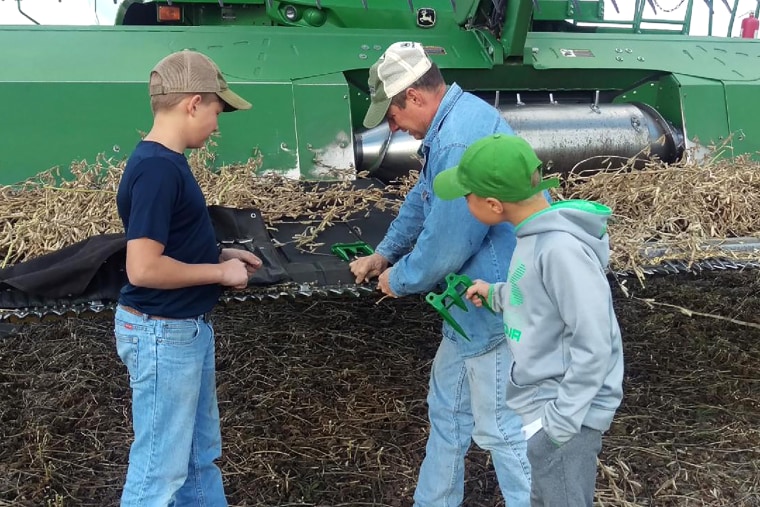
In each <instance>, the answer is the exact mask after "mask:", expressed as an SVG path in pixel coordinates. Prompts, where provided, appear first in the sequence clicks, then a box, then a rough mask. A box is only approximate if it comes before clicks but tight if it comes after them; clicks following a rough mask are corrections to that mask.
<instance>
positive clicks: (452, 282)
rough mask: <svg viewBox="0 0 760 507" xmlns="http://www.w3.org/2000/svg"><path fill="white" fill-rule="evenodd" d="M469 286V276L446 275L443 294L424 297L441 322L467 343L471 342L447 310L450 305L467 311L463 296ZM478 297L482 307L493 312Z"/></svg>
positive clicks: (485, 302) (470, 283)
mask: <svg viewBox="0 0 760 507" xmlns="http://www.w3.org/2000/svg"><path fill="white" fill-rule="evenodd" d="M460 285H462V286H464V287H463V288H462V289H458V286H460ZM470 285H472V280H470V277H469V276H467V275H457V274H456V273H449V274H448V275H446V289H444V290H443V292H441V293H440V294H436V293H435V292H429V293H428V295H427V296H425V301H427V302H428V303H430V305H431V306H432V307H433V308H435V309H436V311H437V312H438V313H440V314H441V317H443V320H445V321H446V322H448V323H449V325H451V327H453V328H454V330H456V332H458V333H459V334H461V335H462V336H463V337H464V339H465V340H467V341H472V340H470V338H469V337H468V336H467V334H466V333H465V332H464V329H462V326H460V325H459V323H458V322H457V321H456V320H454V317H452V316H451V313H449V308H451V305H456V306H458V307H459V308H461V309H462V310H464V311H465V312H466V311H468V310H467V306H466V305H465V302H464V299H465V298H464V294H465V292H467V289H468V288H469V287H470ZM478 297H479V298H480V300H481V301H482V302H483V307H484V308H486V309H488V310H489V311H491V312H493V310H492V309H491V307H490V306H489V305H488V301H487V300H486V298H484V297H483V296H480V295H479V296H478Z"/></svg>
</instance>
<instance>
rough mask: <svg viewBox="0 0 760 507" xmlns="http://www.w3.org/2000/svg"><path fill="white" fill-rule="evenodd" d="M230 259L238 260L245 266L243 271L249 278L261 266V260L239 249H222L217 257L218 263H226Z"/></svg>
mask: <svg viewBox="0 0 760 507" xmlns="http://www.w3.org/2000/svg"><path fill="white" fill-rule="evenodd" d="M230 259H239V260H241V261H242V262H243V263H244V264H245V269H246V271H247V272H248V276H249V277H251V276H252V275H253V274H254V273H255V272H256V271H257V270H258V269H259V268H260V267H261V265H262V262H261V259H259V258H258V257H256V256H255V255H253V254H252V253H251V252H249V251H248V250H240V249H239V248H223V249H222V253H221V255H219V262H224V261H228V260H230Z"/></svg>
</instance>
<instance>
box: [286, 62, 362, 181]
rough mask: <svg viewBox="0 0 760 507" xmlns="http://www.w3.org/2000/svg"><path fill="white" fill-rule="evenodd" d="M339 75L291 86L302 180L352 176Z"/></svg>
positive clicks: (344, 96) (345, 90)
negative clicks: (303, 178)
mask: <svg viewBox="0 0 760 507" xmlns="http://www.w3.org/2000/svg"><path fill="white" fill-rule="evenodd" d="M348 100H349V97H348V84H347V83H346V80H345V79H344V77H343V74H340V73H337V74H331V75H328V76H320V77H317V78H310V79H302V80H298V81H296V82H294V83H293V103H294V104H295V119H296V131H297V134H298V140H297V142H298V153H299V165H300V172H301V175H303V176H304V177H305V178H307V179H310V180H317V179H336V178H339V177H340V176H341V175H343V176H346V175H348V176H353V172H354V170H355V167H354V145H353V133H352V129H351V111H350V107H349V102H348Z"/></svg>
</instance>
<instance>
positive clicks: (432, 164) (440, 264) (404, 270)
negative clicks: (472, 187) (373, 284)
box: [389, 144, 488, 296]
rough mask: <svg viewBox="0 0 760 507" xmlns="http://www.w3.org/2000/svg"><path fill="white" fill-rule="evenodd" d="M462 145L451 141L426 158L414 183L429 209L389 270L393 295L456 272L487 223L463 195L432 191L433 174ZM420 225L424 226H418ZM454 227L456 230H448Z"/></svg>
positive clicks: (419, 289)
mask: <svg viewBox="0 0 760 507" xmlns="http://www.w3.org/2000/svg"><path fill="white" fill-rule="evenodd" d="M465 148H466V147H465V146H464V145H461V144H452V145H449V146H447V147H445V148H443V149H442V150H440V151H439V154H438V155H437V156H436V157H435V158H432V157H431V160H430V161H429V164H428V165H427V167H426V171H425V173H424V174H421V175H420V181H419V182H418V183H417V185H416V186H415V189H417V191H418V192H426V193H427V195H426V196H423V195H422V194H421V193H420V194H419V197H420V200H416V201H415V202H420V203H421V204H422V205H423V206H424V202H422V201H423V200H424V198H427V199H429V200H430V210H429V212H428V214H427V217H426V218H425V219H424V222H419V223H420V227H419V228H417V231H418V232H419V237H418V238H417V243H416V245H415V246H414V249H413V250H411V252H409V253H408V254H407V255H405V256H403V257H401V258H400V259H399V260H398V261H397V262H396V263H395V265H394V266H393V269H392V270H391V274H390V280H389V282H390V287H391V290H392V291H393V292H394V293H395V294H396V295H397V296H406V295H409V294H419V293H423V292H427V291H430V290H431V289H433V288H434V287H435V286H436V285H437V284H438V283H439V282H440V281H441V280H443V279H444V277H445V276H446V275H447V274H449V273H451V272H456V271H457V270H459V269H460V268H461V266H462V265H463V264H464V263H465V261H467V259H469V258H470V257H472V256H473V255H474V254H475V253H476V252H477V251H478V250H479V249H480V247H481V245H482V243H483V240H484V238H485V236H486V234H487V233H488V226H487V225H485V224H483V223H481V222H479V221H478V220H477V219H476V218H475V217H473V216H472V214H471V213H470V211H469V209H468V207H467V201H466V200H465V199H454V200H452V201H443V200H441V199H438V198H437V197H435V195H434V194H433V192H432V181H433V179H434V178H435V176H436V175H437V174H438V173H439V172H441V171H443V170H444V169H447V168H449V167H453V166H454V165H456V164H457V163H458V162H459V159H460V158H461V157H462V154H463V153H464V151H465ZM422 225H424V227H422ZM454 230H456V234H452V232H454Z"/></svg>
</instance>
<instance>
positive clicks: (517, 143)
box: [433, 134, 559, 202]
mask: <svg viewBox="0 0 760 507" xmlns="http://www.w3.org/2000/svg"><path fill="white" fill-rule="evenodd" d="M536 171H539V175H540V174H541V173H540V171H541V160H539V158H538V157H537V156H536V153H535V152H534V151H533V148H532V147H531V146H530V144H528V142H527V141H525V139H523V138H521V137H519V136H515V135H507V134H492V135H490V136H488V137H484V138H482V139H479V140H477V141H475V142H474V143H472V144H471V145H470V147H469V148H467V150H466V151H465V152H464V154H463V155H462V159H461V160H460V161H459V165H457V166H456V167H452V168H450V169H446V170H445V171H442V172H441V173H440V174H439V175H438V176H436V177H435V180H433V191H434V192H435V194H436V195H437V196H438V197H440V198H441V199H443V200H444V201H450V200H452V199H456V198H457V197H464V196H465V195H467V194H475V195H477V196H479V197H493V198H494V199H498V200H500V201H502V202H518V201H522V200H525V199H527V198H529V197H531V196H532V195H535V194H537V193H538V192H541V191H543V190H546V189H547V188H552V187H557V186H559V178H550V179H546V180H542V181H541V182H540V183H539V184H538V185H536V186H533V184H532V183H531V180H532V179H533V174H534V173H535V172H536Z"/></svg>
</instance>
